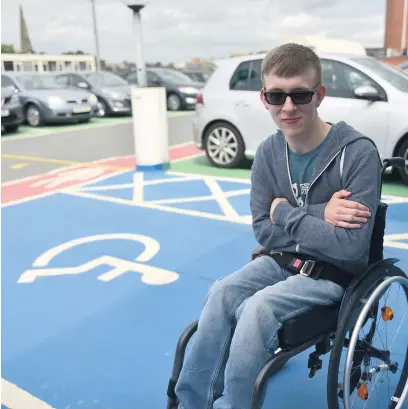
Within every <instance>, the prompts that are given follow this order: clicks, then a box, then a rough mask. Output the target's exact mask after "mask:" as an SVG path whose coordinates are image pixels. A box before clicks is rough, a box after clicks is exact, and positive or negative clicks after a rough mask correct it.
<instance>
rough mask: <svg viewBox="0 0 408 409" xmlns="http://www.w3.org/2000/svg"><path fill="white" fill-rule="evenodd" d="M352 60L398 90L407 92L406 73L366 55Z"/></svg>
mask: <svg viewBox="0 0 408 409" xmlns="http://www.w3.org/2000/svg"><path fill="white" fill-rule="evenodd" d="M353 60H354V61H356V62H357V63H359V64H361V65H363V66H364V67H366V68H367V69H369V70H371V71H372V72H373V73H375V74H377V75H378V76H380V77H381V78H383V79H384V80H385V81H387V82H389V83H390V84H391V85H393V86H394V87H395V88H397V89H398V90H400V91H402V92H408V78H407V77H406V75H404V74H402V73H400V72H399V71H398V70H396V69H395V68H393V67H392V66H390V65H388V64H387V63H384V62H382V61H378V60H376V59H375V58H367V57H366V58H363V57H361V58H353Z"/></svg>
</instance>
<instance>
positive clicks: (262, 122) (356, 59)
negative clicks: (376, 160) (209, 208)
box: [193, 54, 408, 184]
mask: <svg viewBox="0 0 408 409" xmlns="http://www.w3.org/2000/svg"><path fill="white" fill-rule="evenodd" d="M319 56H320V58H321V63H322V69H323V82H324V85H325V86H326V87H327V96H326V98H325V99H324V101H323V103H322V105H321V106H320V108H319V114H320V116H321V118H322V119H323V120H325V121H327V122H333V123H336V122H338V121H341V120H343V121H346V122H347V123H349V124H350V125H352V126H354V127H355V128H356V129H357V130H359V131H360V132H362V133H363V134H365V135H366V136H368V137H370V138H371V139H372V140H373V141H374V142H375V143H376V145H377V148H378V150H379V152H380V155H381V157H382V158H385V157H391V156H401V157H405V159H406V160H408V76H406V75H404V74H403V73H399V72H398V70H396V69H394V68H391V67H389V66H387V65H386V64H385V63H382V62H380V61H378V60H376V59H374V58H371V57H368V56H345V55H336V54H319ZM263 57H264V55H250V56H245V57H236V58H231V59H226V60H221V61H219V62H218V63H217V69H216V70H215V72H214V73H213V74H212V76H211V77H210V79H209V80H208V82H207V84H206V85H205V87H204V89H203V92H202V93H201V94H200V95H198V97H197V104H196V115H195V117H194V119H193V129H194V141H195V143H196V145H197V146H198V147H199V148H200V149H203V150H205V152H206V155H207V157H208V159H209V161H210V162H211V163H212V164H213V165H215V166H218V167H224V168H233V167H236V166H237V165H238V164H239V163H240V162H241V161H242V160H243V159H244V158H245V157H252V156H253V155H254V154H255V152H256V149H257V148H258V146H259V144H260V143H261V141H263V140H264V139H265V138H267V137H268V136H270V135H271V134H273V133H274V132H276V130H277V129H276V125H275V123H274V122H273V120H272V118H271V116H270V114H269V112H268V111H267V110H266V109H265V108H264V107H263V105H262V103H261V101H260V97H259V93H260V90H261V88H262V85H261V77H260V72H261V63H262V59H263ZM400 173H401V176H402V178H403V180H404V182H405V183H407V184H408V166H407V167H406V169H405V170H400Z"/></svg>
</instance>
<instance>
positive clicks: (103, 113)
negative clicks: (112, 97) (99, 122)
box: [96, 99, 108, 118]
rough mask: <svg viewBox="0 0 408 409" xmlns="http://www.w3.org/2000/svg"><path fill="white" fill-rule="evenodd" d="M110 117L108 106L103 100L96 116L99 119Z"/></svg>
mask: <svg viewBox="0 0 408 409" xmlns="http://www.w3.org/2000/svg"><path fill="white" fill-rule="evenodd" d="M107 115H108V106H107V105H106V102H105V101H103V100H101V99H100V100H99V101H98V106H97V110H96V116H97V117H98V118H103V117H105V116H107Z"/></svg>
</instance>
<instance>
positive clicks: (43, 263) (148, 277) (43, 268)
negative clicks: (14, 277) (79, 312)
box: [18, 233, 179, 285]
mask: <svg viewBox="0 0 408 409" xmlns="http://www.w3.org/2000/svg"><path fill="white" fill-rule="evenodd" d="M103 240H130V241H135V242H139V243H142V244H144V247H145V248H144V250H143V252H142V253H141V254H140V255H139V256H138V257H136V258H135V261H130V260H123V259H121V258H118V257H113V256H107V255H103V256H101V257H98V258H96V259H93V260H91V261H88V262H86V263H84V264H81V265H79V266H76V267H59V268H47V266H48V264H49V263H50V261H51V260H52V259H53V258H54V257H56V256H57V255H58V254H60V253H63V252H64V251H66V250H69V249H71V248H73V247H76V246H79V245H81V244H86V243H91V242H95V241H103ZM159 249H160V244H159V243H158V242H157V241H156V240H155V239H153V238H151V237H148V236H143V235H139V234H126V233H123V234H121V233H118V234H100V235H95V236H87V237H81V238H79V239H75V240H72V241H69V242H67V243H63V244H61V245H59V246H57V247H54V248H52V249H50V250H48V251H46V252H45V253H43V254H42V255H41V256H40V257H38V258H37V259H36V260H35V261H34V263H33V267H34V268H33V269H29V270H26V271H25V272H24V273H23V274H22V275H21V276H20V278H19V279H18V283H32V282H34V281H35V280H36V279H37V278H39V277H51V276H58V275H74V274H82V273H85V272H87V271H91V270H92V269H94V268H95V267H98V266H101V265H109V266H111V267H112V269H111V270H110V271H108V272H106V273H103V274H101V275H99V276H98V277H97V278H98V280H101V281H110V280H113V279H115V278H117V277H119V276H121V275H122V274H125V273H127V272H135V273H140V274H141V275H142V278H141V280H142V282H143V283H145V284H149V285H165V284H170V283H172V282H173V281H175V280H177V279H178V278H179V275H178V274H177V273H175V272H174V271H170V270H165V269H162V268H158V267H152V266H149V265H146V264H142V263H144V262H147V261H149V260H151V259H152V258H153V257H154V256H155V255H156V254H157V252H158V251H159Z"/></svg>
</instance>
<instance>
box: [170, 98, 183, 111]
mask: <svg viewBox="0 0 408 409" xmlns="http://www.w3.org/2000/svg"><path fill="white" fill-rule="evenodd" d="M180 108H181V99H180V97H179V96H178V95H176V94H170V95H169V96H168V97H167V109H168V110H169V111H179V110H180Z"/></svg>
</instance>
